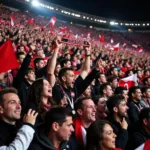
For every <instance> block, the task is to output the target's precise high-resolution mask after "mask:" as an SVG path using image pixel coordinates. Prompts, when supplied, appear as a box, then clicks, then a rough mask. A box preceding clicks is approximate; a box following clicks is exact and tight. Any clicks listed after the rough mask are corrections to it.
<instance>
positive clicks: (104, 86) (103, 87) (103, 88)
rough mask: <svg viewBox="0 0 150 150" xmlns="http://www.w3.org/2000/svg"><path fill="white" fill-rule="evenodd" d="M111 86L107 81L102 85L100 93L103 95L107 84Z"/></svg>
mask: <svg viewBox="0 0 150 150" xmlns="http://www.w3.org/2000/svg"><path fill="white" fill-rule="evenodd" d="M108 85H109V86H110V84H109V83H108V82H107V83H104V84H102V85H101V86H100V94H101V95H103V94H104V93H103V90H105V89H106V88H107V86H108Z"/></svg>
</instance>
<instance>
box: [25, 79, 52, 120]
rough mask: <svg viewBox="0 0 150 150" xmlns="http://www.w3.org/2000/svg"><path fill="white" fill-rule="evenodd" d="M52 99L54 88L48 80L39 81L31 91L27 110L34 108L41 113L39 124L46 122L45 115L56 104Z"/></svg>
mask: <svg viewBox="0 0 150 150" xmlns="http://www.w3.org/2000/svg"><path fill="white" fill-rule="evenodd" d="M51 98H52V87H51V85H50V84H49V82H48V81H47V80H46V79H43V78H40V79H37V80H36V81H35V82H34V83H33V84H32V86H31V87H30V90H29V96H28V102H27V106H26V107H27V110H28V109H30V108H32V109H33V110H36V111H37V112H38V113H39V116H38V118H37V123H41V122H43V121H44V120H43V119H44V116H45V113H46V112H47V111H49V109H50V108H51V107H52V105H53V104H54V103H53V101H52V100H51Z"/></svg>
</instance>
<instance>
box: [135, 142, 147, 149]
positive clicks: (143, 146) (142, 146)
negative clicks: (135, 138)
mask: <svg viewBox="0 0 150 150" xmlns="http://www.w3.org/2000/svg"><path fill="white" fill-rule="evenodd" d="M135 150H150V140H148V141H146V142H145V143H143V144H142V145H140V146H139V147H138V148H136V149H135Z"/></svg>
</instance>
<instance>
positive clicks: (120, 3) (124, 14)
mask: <svg viewBox="0 0 150 150" xmlns="http://www.w3.org/2000/svg"><path fill="white" fill-rule="evenodd" d="M47 1H49V2H52V3H55V4H59V5H61V6H64V7H68V8H72V9H75V10H79V11H81V12H85V13H90V14H93V15H98V16H102V17H107V18H112V19H120V20H132V21H134V20H135V21H150V5H149V4H148V1H145V0H47ZM149 3H150V2H149Z"/></svg>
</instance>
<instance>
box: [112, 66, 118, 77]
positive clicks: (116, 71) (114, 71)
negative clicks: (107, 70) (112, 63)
mask: <svg viewBox="0 0 150 150" xmlns="http://www.w3.org/2000/svg"><path fill="white" fill-rule="evenodd" d="M112 75H115V76H118V70H117V69H116V68H114V70H113V71H112Z"/></svg>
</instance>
